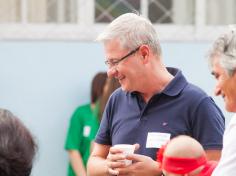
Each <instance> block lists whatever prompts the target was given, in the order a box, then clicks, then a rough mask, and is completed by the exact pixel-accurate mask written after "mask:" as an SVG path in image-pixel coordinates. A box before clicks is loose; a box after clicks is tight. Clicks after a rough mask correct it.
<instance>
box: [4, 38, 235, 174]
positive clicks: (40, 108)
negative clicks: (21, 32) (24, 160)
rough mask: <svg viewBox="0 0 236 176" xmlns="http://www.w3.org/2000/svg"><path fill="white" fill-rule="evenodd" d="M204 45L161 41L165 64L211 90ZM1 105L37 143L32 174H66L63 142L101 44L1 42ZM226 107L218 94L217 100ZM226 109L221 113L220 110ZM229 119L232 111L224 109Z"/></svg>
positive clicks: (99, 66) (97, 64) (99, 63)
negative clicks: (32, 135)
mask: <svg viewBox="0 0 236 176" xmlns="http://www.w3.org/2000/svg"><path fill="white" fill-rule="evenodd" d="M208 47H209V44H208V43H164V44H163V56H164V60H165V63H166V64H167V65H169V66H175V67H179V68H181V69H182V71H183V72H184V74H185V75H186V76H187V79H188V80H189V81H190V82H192V83H195V84H197V85H199V86H200V87H202V88H203V89H204V90H206V91H207V92H208V93H209V94H212V92H213V86H214V80H213V77H212V76H211V75H210V71H209V70H208V67H207V62H206V59H205V58H204V56H205V54H206V51H207V49H208ZM0 54H1V55H0V107H2V108H7V109H9V110H11V111H12V112H13V113H14V114H16V115H17V116H19V117H20V118H21V119H22V120H23V122H24V123H25V124H26V125H27V126H28V127H29V128H30V130H31V131H32V133H33V134H34V135H35V137H36V138H37V141H38V143H39V154H38V156H37V159H36V162H35V167H34V170H33V174H32V175H34V176H65V175H66V170H67V161H68V158H67V155H66V152H65V151H64V149H63V147H64V140H65V136H66V130H67V127H68V122H69V118H70V115H71V113H72V112H73V110H74V109H75V108H76V107H77V106H78V105H81V104H83V103H86V102H88V101H89V90H90V81H91V78H92V77H93V75H94V74H95V73H96V72H97V71H101V70H105V69H106V67H105V65H104V64H103V63H104V60H103V57H104V54H103V48H102V46H101V45H100V44H96V43H85V42H84V43H80V42H45V41H42V42H39V41H38V42H24V41H18V42H14V41H12V42H11V41H8V42H4V41H2V42H0ZM216 101H217V103H218V104H219V105H220V107H221V109H224V106H223V102H222V100H221V99H220V98H217V99H216ZM224 113H225V111H224ZM225 114H226V116H227V120H228V119H229V118H230V116H231V114H228V113H225Z"/></svg>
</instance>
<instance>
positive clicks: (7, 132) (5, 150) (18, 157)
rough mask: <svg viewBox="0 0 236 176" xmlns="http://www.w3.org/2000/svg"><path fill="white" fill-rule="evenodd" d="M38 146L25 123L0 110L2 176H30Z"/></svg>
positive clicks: (0, 169)
mask: <svg viewBox="0 0 236 176" xmlns="http://www.w3.org/2000/svg"><path fill="white" fill-rule="evenodd" d="M36 151H37V145H36V143H35V142H34V139H33V137H32V135H31V133H30V132H29V130H28V129H27V128H26V127H25V126H24V125H23V123H22V122H21V121H20V120H19V119H18V118H17V117H15V116H14V115H13V114H12V113H11V112H10V111H8V110H6V109H1V108H0V175H1V176H29V175H30V173H31V170H32V164H33V159H34V156H35V153H36Z"/></svg>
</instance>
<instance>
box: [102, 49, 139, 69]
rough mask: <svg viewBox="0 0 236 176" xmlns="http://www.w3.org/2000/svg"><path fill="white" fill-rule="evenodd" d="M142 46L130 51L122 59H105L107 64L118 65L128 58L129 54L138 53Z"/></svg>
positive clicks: (110, 65)
mask: <svg viewBox="0 0 236 176" xmlns="http://www.w3.org/2000/svg"><path fill="white" fill-rule="evenodd" d="M139 48H140V46H139V47H137V48H135V49H134V50H132V51H130V52H129V53H128V54H126V55H125V56H123V57H122V58H120V59H117V60H115V61H109V60H106V61H105V64H106V65H107V66H108V67H109V68H111V67H114V66H116V65H118V64H119V63H120V62H121V61H123V60H125V59H127V58H128V57H129V56H131V55H132V54H134V53H136V52H137V51H138V50H139Z"/></svg>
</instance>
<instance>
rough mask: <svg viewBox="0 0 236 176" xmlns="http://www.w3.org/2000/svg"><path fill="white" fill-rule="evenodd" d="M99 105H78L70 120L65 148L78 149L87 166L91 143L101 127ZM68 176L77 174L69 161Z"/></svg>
mask: <svg viewBox="0 0 236 176" xmlns="http://www.w3.org/2000/svg"><path fill="white" fill-rule="evenodd" d="M97 116H98V105H96V107H95V109H94V110H92V109H91V106H90V104H86V105H83V106H80V107H78V108H77V109H76V110H75V112H74V114H73V115H72V117H71V120H70V126H69V130H68V133H67V138H66V143H65V149H66V150H78V151H79V152H80V155H81V157H82V159H83V163H84V166H86V164H87V161H88V158H89V155H90V144H91V141H92V140H94V138H95V136H96V134H97V130H98V128H99V120H98V117H97ZM68 176H75V173H74V171H73V169H72V166H71V164H70V163H69V168H68Z"/></svg>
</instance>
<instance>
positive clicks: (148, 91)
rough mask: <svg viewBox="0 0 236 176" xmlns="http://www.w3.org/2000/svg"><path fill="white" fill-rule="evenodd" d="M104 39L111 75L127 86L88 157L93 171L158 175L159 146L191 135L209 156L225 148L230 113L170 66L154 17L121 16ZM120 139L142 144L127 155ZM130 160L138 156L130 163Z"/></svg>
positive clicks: (95, 175) (95, 174) (110, 106)
mask: <svg viewBox="0 0 236 176" xmlns="http://www.w3.org/2000/svg"><path fill="white" fill-rule="evenodd" d="M97 40H98V41H102V42H103V43H104V49H105V56H106V58H107V59H106V61H105V63H106V64H107V66H108V71H107V74H108V76H109V77H115V78H116V79H118V80H119V82H120V84H121V88H120V89H117V90H116V91H115V92H114V93H113V94H112V95H111V97H110V99H109V101H108V103H107V105H106V109H105V111H104V113H103V118H102V122H101V125H100V128H99V131H98V134H97V136H96V139H95V146H94V150H93V152H92V154H91V157H90V159H89V162H88V175H89V176H99V175H101V176H104V175H126V176H129V175H132V176H144V175H145V176H154V175H155V176H156V175H161V174H162V173H161V170H160V169H159V167H158V164H159V163H157V162H156V152H157V150H158V149H159V148H160V147H161V146H162V145H163V144H165V143H166V142H167V141H168V140H170V138H173V137H175V136H178V135H180V134H185V135H189V136H192V137H193V138H195V139H196V140H198V141H199V142H200V143H201V144H202V145H203V147H204V149H205V150H206V154H207V157H208V158H209V159H218V158H219V157H220V151H221V148H222V136H223V131H224V117H223V115H222V113H221V111H220V110H219V108H218V107H217V106H216V105H215V103H214V101H213V100H212V99H211V98H210V97H209V96H207V95H206V93H204V92H203V91H202V90H201V89H200V88H198V87H196V86H194V85H192V84H190V83H188V82H187V80H186V79H185V77H184V76H183V74H182V73H181V71H180V70H178V69H176V68H166V67H165V65H164V63H163V61H162V53H161V47H160V43H159V40H158V37H157V33H156V31H155V29H154V27H153V25H152V24H151V22H150V21H149V20H147V19H145V18H144V17H141V16H138V15H136V14H134V13H127V14H123V15H121V16H119V17H118V18H116V19H115V20H114V21H113V22H112V23H110V25H108V27H107V28H106V29H105V31H104V32H103V33H102V34H100V35H99V36H98V39H97ZM115 144H136V151H135V154H129V155H124V154H123V153H122V151H121V150H119V149H117V148H115V147H112V146H114V145H115ZM124 159H128V160H132V162H133V163H132V164H131V165H128V166H127V165H126V164H125V163H124V162H123V161H124Z"/></svg>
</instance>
